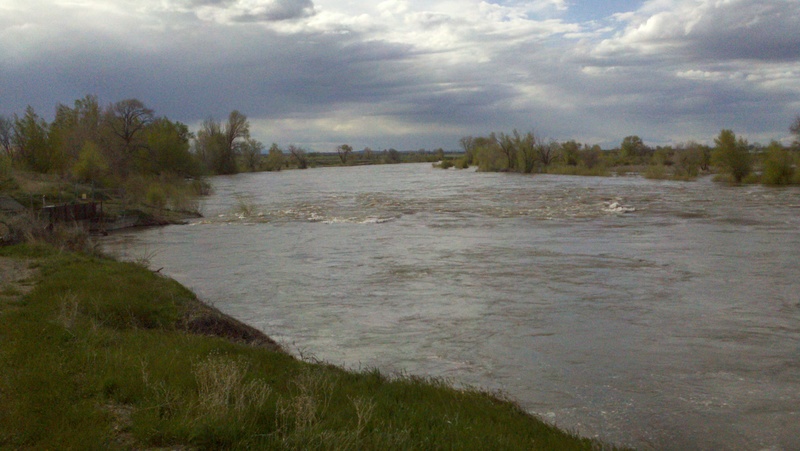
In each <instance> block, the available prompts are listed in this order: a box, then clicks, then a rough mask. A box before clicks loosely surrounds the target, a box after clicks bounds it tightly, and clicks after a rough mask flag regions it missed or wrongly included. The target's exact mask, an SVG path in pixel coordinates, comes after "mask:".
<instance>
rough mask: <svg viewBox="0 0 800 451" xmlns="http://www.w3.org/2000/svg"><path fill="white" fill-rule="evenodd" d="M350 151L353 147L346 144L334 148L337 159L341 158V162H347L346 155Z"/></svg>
mask: <svg viewBox="0 0 800 451" xmlns="http://www.w3.org/2000/svg"><path fill="white" fill-rule="evenodd" d="M352 151H353V147H351V146H349V145H347V144H342V145H341V146H339V147H337V148H336V153H337V154H339V159H340V160H342V164H347V156H348V155H350V152H352Z"/></svg>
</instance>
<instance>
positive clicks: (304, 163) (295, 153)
mask: <svg viewBox="0 0 800 451" xmlns="http://www.w3.org/2000/svg"><path fill="white" fill-rule="evenodd" d="M289 153H290V154H291V155H292V157H293V158H294V159H295V161H297V168H298V169H307V168H308V155H306V151H305V150H303V149H301V148H299V147H296V146H294V145H290V146H289Z"/></svg>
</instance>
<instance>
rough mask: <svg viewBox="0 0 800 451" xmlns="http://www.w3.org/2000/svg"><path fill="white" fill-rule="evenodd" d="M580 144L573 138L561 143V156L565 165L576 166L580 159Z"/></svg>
mask: <svg viewBox="0 0 800 451" xmlns="http://www.w3.org/2000/svg"><path fill="white" fill-rule="evenodd" d="M580 152H581V145H580V144H578V142H577V141H575V140H574V139H572V140H569V141H566V142H563V143H561V156H562V158H563V160H564V164H565V165H567V166H577V165H578V162H579V161H580Z"/></svg>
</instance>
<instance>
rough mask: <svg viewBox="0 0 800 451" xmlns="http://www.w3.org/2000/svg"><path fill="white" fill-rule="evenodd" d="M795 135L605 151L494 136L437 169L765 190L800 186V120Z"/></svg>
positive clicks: (632, 141)
mask: <svg viewBox="0 0 800 451" xmlns="http://www.w3.org/2000/svg"><path fill="white" fill-rule="evenodd" d="M790 130H791V132H792V134H793V135H795V137H796V140H795V142H794V143H793V144H792V145H791V146H784V145H783V144H781V143H780V142H778V141H772V142H770V143H769V145H767V146H763V145H761V144H750V143H748V141H747V140H745V139H744V138H741V137H737V136H736V135H735V133H734V132H733V131H732V130H729V129H723V130H722V131H720V134H719V135H718V136H717V138H716V139H715V140H714V146H708V145H704V144H699V143H697V142H694V141H688V142H685V143H681V144H678V145H675V146H657V147H650V146H647V145H646V144H645V143H644V142H643V140H642V139H641V138H640V137H639V136H636V135H630V136H626V137H625V138H624V139H623V140H622V142H621V143H620V145H619V147H617V148H614V149H610V150H603V149H601V148H600V146H599V145H597V144H594V145H590V144H581V143H578V142H577V141H575V140H570V141H565V142H557V141H554V140H545V139H542V138H541V137H539V136H538V135H536V134H535V133H534V132H527V133H524V134H522V133H520V132H519V131H517V130H514V131H513V132H511V133H499V134H498V133H494V132H493V133H491V134H489V136H478V137H475V136H465V137H463V138H461V140H460V145H461V150H462V151H463V153H462V154H461V155H458V156H454V157H451V158H449V159H446V160H445V161H442V162H441V163H439V164H437V165H436V166H437V167H441V168H444V169H449V168H452V167H455V168H458V169H465V168H468V167H477V170H478V171H484V172H517V173H522V174H531V173H543V174H565V175H589V176H610V175H626V174H629V173H636V174H639V175H642V176H644V177H646V178H650V179H667V180H693V179H695V178H697V177H698V176H700V175H703V174H716V176H715V180H719V181H724V182H729V183H763V184H765V185H797V184H800V170H798V167H800V115H798V116H797V117H796V118H795V120H794V122H793V123H792V125H791V127H790Z"/></svg>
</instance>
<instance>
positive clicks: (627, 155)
mask: <svg viewBox="0 0 800 451" xmlns="http://www.w3.org/2000/svg"><path fill="white" fill-rule="evenodd" d="M619 151H620V157H621V158H622V161H623V162H624V163H629V164H630V163H635V162H637V161H638V160H639V159H640V157H641V156H642V155H644V154H645V153H646V152H647V146H645V145H644V142H643V141H642V138H640V137H638V136H636V135H631V136H626V137H625V138H623V139H622V144H621V145H620V147H619Z"/></svg>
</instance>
